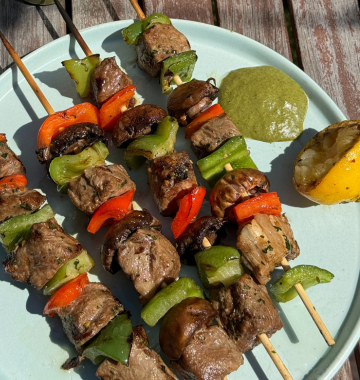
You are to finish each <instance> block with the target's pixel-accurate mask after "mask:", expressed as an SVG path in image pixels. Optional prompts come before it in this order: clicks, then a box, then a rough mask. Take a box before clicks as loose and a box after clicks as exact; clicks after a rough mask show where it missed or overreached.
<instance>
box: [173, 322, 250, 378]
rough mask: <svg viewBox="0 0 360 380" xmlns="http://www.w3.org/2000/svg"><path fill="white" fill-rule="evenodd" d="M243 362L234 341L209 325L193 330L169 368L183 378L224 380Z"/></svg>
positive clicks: (215, 327) (221, 330)
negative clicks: (192, 333) (193, 333)
mask: <svg viewBox="0 0 360 380" xmlns="http://www.w3.org/2000/svg"><path fill="white" fill-rule="evenodd" d="M243 362H244V358H243V356H242V354H241V352H240V351H239V349H238V348H237V347H236V345H235V343H234V342H233V341H232V340H231V339H230V338H229V337H228V336H227V335H226V333H225V331H224V330H223V329H221V328H220V327H219V326H215V325H213V326H210V327H203V328H202V329H199V330H197V331H196V333H195V335H194V337H193V339H192V340H191V342H190V343H189V345H188V346H187V347H186V348H185V350H184V351H183V353H182V355H181V357H180V359H179V360H176V361H171V367H172V369H173V370H174V371H175V372H177V373H178V374H179V375H180V376H182V377H183V378H184V379H185V380H224V377H225V376H227V375H228V374H229V373H231V372H233V371H236V370H237V369H238V368H239V367H240V365H241V364H243Z"/></svg>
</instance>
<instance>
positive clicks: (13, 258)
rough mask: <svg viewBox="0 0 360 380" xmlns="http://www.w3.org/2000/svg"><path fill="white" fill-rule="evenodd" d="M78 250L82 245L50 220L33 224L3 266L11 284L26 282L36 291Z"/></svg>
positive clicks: (73, 256)
mask: <svg viewBox="0 0 360 380" xmlns="http://www.w3.org/2000/svg"><path fill="white" fill-rule="evenodd" d="M82 250H83V247H82V245H81V244H80V243H79V242H78V241H77V240H76V239H74V238H73V237H72V236H70V235H68V234H66V233H65V232H64V230H63V229H62V228H61V227H60V226H59V225H58V223H57V222H56V220H55V219H54V218H52V219H50V220H49V221H47V222H44V223H35V224H33V226H32V227H31V230H30V237H29V239H28V240H26V241H25V242H24V243H22V244H20V245H18V246H17V247H16V248H15V249H14V251H13V252H11V254H9V255H8V257H7V258H6V260H5V261H4V263H3V264H4V265H5V272H7V273H9V274H10V275H11V277H12V279H13V280H16V281H22V282H27V283H29V284H30V285H33V286H35V288H36V289H38V290H40V289H41V288H42V287H43V286H44V285H45V284H46V283H47V282H48V281H49V280H51V279H52V278H53V276H54V275H55V273H56V272H57V271H58V269H59V268H60V267H61V266H62V265H64V264H65V263H67V262H68V261H69V260H71V259H73V258H75V257H76V256H78V255H79V254H80V253H81V251H82Z"/></svg>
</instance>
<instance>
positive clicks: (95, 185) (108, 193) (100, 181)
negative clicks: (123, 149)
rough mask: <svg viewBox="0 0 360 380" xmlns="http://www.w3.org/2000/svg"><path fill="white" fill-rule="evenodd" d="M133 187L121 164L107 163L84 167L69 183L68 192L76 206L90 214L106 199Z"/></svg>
mask: <svg viewBox="0 0 360 380" xmlns="http://www.w3.org/2000/svg"><path fill="white" fill-rule="evenodd" d="M135 189H136V185H135V183H134V182H133V181H132V180H131V179H130V177H129V175H128V173H127V171H126V170H125V169H124V167H123V166H121V165H108V166H95V167H91V168H87V169H85V171H84V173H83V174H82V175H81V176H80V177H77V178H75V179H74V180H72V181H71V182H70V183H69V189H68V194H69V196H70V198H71V200H72V201H73V203H74V204H75V206H76V207H78V208H79V209H80V210H82V211H84V212H86V213H87V214H89V215H92V214H93V213H94V212H95V210H96V209H97V208H98V207H100V206H101V205H102V204H103V203H105V202H106V201H107V200H108V199H110V198H113V197H119V196H120V195H122V194H125V193H126V192H128V191H130V190H135Z"/></svg>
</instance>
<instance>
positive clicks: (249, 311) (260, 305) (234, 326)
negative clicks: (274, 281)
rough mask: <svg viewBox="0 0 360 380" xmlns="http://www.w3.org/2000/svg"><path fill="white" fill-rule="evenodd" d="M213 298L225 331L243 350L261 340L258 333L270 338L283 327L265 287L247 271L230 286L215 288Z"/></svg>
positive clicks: (248, 348) (211, 296) (212, 293)
mask: <svg viewBox="0 0 360 380" xmlns="http://www.w3.org/2000/svg"><path fill="white" fill-rule="evenodd" d="M210 298H211V301H212V304H213V306H214V307H215V309H216V310H217V311H218V312H219V315H220V321H221V324H222V325H223V327H224V328H225V331H226V332H227V334H228V335H229V336H230V338H232V339H233V341H234V342H235V344H236V345H237V346H238V348H239V350H240V351H241V352H242V353H244V352H246V351H248V350H251V349H253V348H254V347H255V346H257V345H258V344H259V343H260V341H259V339H258V337H257V336H258V335H259V334H262V333H265V334H266V335H267V336H268V337H269V338H270V337H271V335H273V334H274V333H275V332H276V331H278V330H280V329H281V328H282V327H283V324H282V322H281V319H280V317H279V313H278V311H277V309H276V307H275V306H274V304H273V303H272V301H271V298H270V296H269V294H268V292H267V290H266V287H265V286H264V285H258V284H257V283H255V281H254V280H253V279H252V278H251V276H249V275H248V274H245V275H244V276H242V277H240V278H239V280H238V281H236V282H235V283H233V284H231V285H230V286H229V287H223V288H220V289H214V290H212V292H211V295H210Z"/></svg>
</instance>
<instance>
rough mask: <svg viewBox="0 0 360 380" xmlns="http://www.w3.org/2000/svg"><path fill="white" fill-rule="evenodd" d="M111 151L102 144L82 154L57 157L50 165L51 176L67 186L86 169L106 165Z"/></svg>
mask: <svg viewBox="0 0 360 380" xmlns="http://www.w3.org/2000/svg"><path fill="white" fill-rule="evenodd" d="M108 155H109V150H108V148H107V147H106V145H105V144H104V143H102V142H97V143H95V144H94V145H93V146H90V147H88V148H86V149H84V150H83V151H82V152H81V153H78V154H74V155H64V156H61V157H55V158H54V159H53V160H52V161H51V164H50V170H49V171H50V176H51V178H52V179H53V181H54V182H55V183H56V184H58V185H65V184H67V183H68V182H70V181H71V180H73V179H74V178H76V177H79V176H81V174H82V173H83V172H84V170H85V169H86V168H89V167H92V166H100V165H104V164H105V158H106V157H107V156H108Z"/></svg>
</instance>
